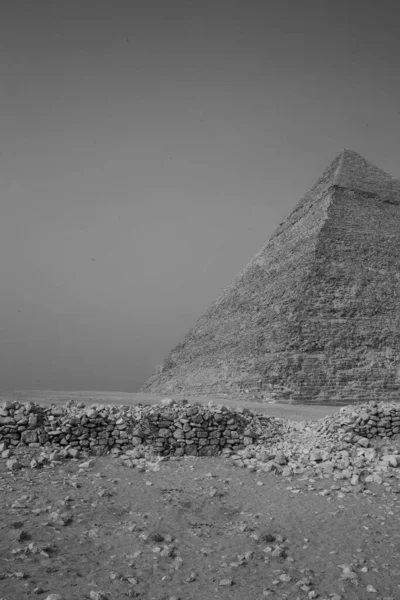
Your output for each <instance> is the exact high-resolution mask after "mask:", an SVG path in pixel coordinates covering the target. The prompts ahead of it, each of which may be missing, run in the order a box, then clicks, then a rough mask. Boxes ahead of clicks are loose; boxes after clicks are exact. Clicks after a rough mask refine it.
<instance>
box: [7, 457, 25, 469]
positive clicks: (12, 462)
mask: <svg viewBox="0 0 400 600" xmlns="http://www.w3.org/2000/svg"><path fill="white" fill-rule="evenodd" d="M6 467H7V469H8V470H9V471H19V470H20V469H22V465H21V463H20V462H19V461H18V459H16V458H10V459H9V460H7V462H6Z"/></svg>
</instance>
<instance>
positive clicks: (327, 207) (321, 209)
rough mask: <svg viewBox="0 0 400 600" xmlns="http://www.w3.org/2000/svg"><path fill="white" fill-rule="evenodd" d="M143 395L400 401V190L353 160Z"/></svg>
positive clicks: (332, 170) (317, 190)
mask: <svg viewBox="0 0 400 600" xmlns="http://www.w3.org/2000/svg"><path fill="white" fill-rule="evenodd" d="M246 390H247V392H246ZM142 391H144V392H153V393H163V394H180V393H184V394H187V395H211V396H212V395H216V396H219V395H225V394H229V395H231V396H233V397H237V396H241V395H243V396H245V397H247V398H250V397H254V395H256V396H258V397H259V398H262V399H264V400H266V401H267V400H271V399H275V400H277V401H279V402H288V403H315V404H336V405H339V404H348V403H352V402H358V401H368V400H372V399H374V400H375V399H378V400H398V399H400V181H397V180H396V179H394V178H393V177H391V176H390V175H388V174H387V173H385V172H384V171H382V170H381V169H379V168H377V167H374V166H373V165H372V164H370V163H369V162H367V161H366V160H364V159H363V158H362V157H361V156H359V155H358V154H356V153H355V152H352V151H350V150H343V151H342V152H341V153H340V154H339V155H338V156H337V157H336V158H335V159H334V161H333V162H332V163H331V164H330V165H329V167H328V168H327V169H326V170H325V171H324V173H323V174H322V176H321V177H320V178H319V180H318V181H317V182H316V183H315V185H314V186H313V187H312V188H311V190H310V191H309V192H307V193H306V194H305V196H304V197H303V198H302V199H301V201H300V202H299V204H298V205H297V206H296V207H295V209H294V210H293V212H292V213H291V214H290V215H289V216H288V217H287V218H286V219H285V220H284V221H283V222H282V223H281V225H280V226H279V227H278V229H277V230H276V231H275V233H274V234H273V235H272V237H271V239H270V240H269V242H268V243H267V244H266V245H265V246H264V247H263V248H261V250H260V251H259V252H258V254H256V256H255V257H254V258H253V260H252V261H251V262H250V263H249V264H248V265H247V266H246V267H245V269H244V270H243V271H242V272H241V273H239V275H238V276H237V277H236V278H235V279H234V280H233V281H232V282H231V284H230V285H228V286H227V287H226V289H225V290H224V291H223V292H222V293H221V295H220V296H219V297H218V298H217V299H216V300H215V302H213V304H211V306H210V307H209V309H208V310H207V312H206V313H205V314H204V315H203V316H202V317H201V318H200V319H199V320H198V321H197V323H196V324H195V325H194V327H193V328H192V329H191V330H190V331H189V333H188V334H187V336H186V337H185V339H184V340H183V341H182V343H180V344H179V345H178V346H177V347H176V348H174V349H173V350H172V351H171V353H170V354H169V356H168V357H167V359H166V360H165V362H164V365H163V367H162V368H160V369H159V370H158V371H157V372H156V373H155V374H154V375H153V376H152V377H150V379H148V380H147V381H146V383H145V384H144V386H143V387H142ZM246 394H247V395H246Z"/></svg>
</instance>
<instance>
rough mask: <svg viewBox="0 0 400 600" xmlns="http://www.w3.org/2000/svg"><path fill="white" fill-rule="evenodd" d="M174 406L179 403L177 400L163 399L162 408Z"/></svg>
mask: <svg viewBox="0 0 400 600" xmlns="http://www.w3.org/2000/svg"><path fill="white" fill-rule="evenodd" d="M174 404H177V402H176V400H173V399H172V398H163V399H162V400H161V405H162V406H174Z"/></svg>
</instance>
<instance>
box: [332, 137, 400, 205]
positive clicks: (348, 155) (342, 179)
mask: <svg viewBox="0 0 400 600" xmlns="http://www.w3.org/2000/svg"><path fill="white" fill-rule="evenodd" d="M324 175H325V177H324V179H325V180H327V179H328V180H329V184H330V185H336V186H339V187H343V188H347V189H350V190H353V191H360V192H367V193H370V194H373V195H376V196H378V197H380V198H381V199H387V198H391V199H392V200H397V201H400V181H399V180H397V179H395V178H394V177H392V176H391V175H389V174H388V173H386V171H384V170H383V169H380V168H379V167H376V166H375V165H373V164H372V163H371V162H369V161H368V160H366V159H365V158H363V157H362V156H361V155H360V154H358V152H355V151H354V150H350V149H349V148H343V150H342V151H341V152H340V153H339V154H338V156H337V157H336V158H335V159H334V160H333V162H332V163H331V164H330V165H329V167H328V168H327V169H326V171H325V174H324ZM326 175H328V177H326ZM329 175H330V177H329Z"/></svg>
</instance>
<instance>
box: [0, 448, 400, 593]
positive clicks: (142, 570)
mask: <svg viewBox="0 0 400 600" xmlns="http://www.w3.org/2000/svg"><path fill="white" fill-rule="evenodd" d="M81 463H82V461H78V460H69V461H60V463H59V464H55V465H53V466H47V467H43V468H42V469H29V468H28V469H23V470H20V471H18V472H16V473H14V474H12V473H10V472H8V471H7V470H6V468H5V461H0V493H1V499H2V511H1V513H0V598H2V599H6V600H28V599H29V600H31V599H32V598H39V599H42V600H45V598H47V596H48V595H49V594H50V593H54V594H55V593H57V594H60V595H61V596H62V598H63V599H64V600H85V599H88V600H89V599H90V598H93V599H94V600H104V599H105V598H107V600H120V599H121V600H122V599H123V598H129V597H135V598H138V599H142V600H173V599H175V600H177V599H180V600H204V598H207V599H210V600H211V599H221V600H223V599H225V600H228V599H229V600H230V599H232V600H262V599H265V598H271V599H273V600H282V599H286V600H297V599H299V600H303V599H304V600H306V599H312V598H318V599H319V600H339V599H341V600H367V599H370V598H374V599H375V600H384V599H387V598H391V599H392V600H398V599H399V598H400V566H399V560H398V556H399V552H400V527H399V517H400V485H398V484H396V485H397V487H396V486H394V485H393V486H392V487H391V488H387V487H384V486H378V485H375V484H371V485H370V488H369V490H368V491H369V493H368V494H365V493H361V494H360V493H352V492H351V493H343V492H341V491H340V485H336V490H335V489H331V486H332V485H333V481H332V480H330V479H329V478H322V479H317V480H310V479H307V478H306V477H304V476H297V477H296V478H284V477H281V476H277V475H275V474H272V473H257V472H250V470H248V469H241V468H239V467H236V466H233V465H232V464H231V463H230V462H229V460H226V459H225V460H224V459H220V458H209V459H208V458H204V459H198V458H192V457H188V458H185V459H181V460H177V461H172V460H171V461H166V462H161V463H159V465H158V466H159V470H157V465H156V463H154V464H151V463H147V469H148V470H147V471H146V470H144V469H143V470H142V469H140V468H129V467H126V466H123V465H122V464H120V462H119V461H118V460H117V459H112V458H110V457H100V458H95V459H93V461H92V463H91V465H90V466H89V467H88V466H86V467H83V468H80V465H81ZM339 484H340V482H339ZM344 566H348V567H349V569H350V570H349V571H345V570H344ZM346 573H347V575H346ZM349 573H351V575H349ZM343 575H344V576H343ZM369 586H370V587H369ZM372 590H374V591H372ZM100 591H101V592H103V593H104V595H103V596H102V595H100V594H99V593H100ZM91 593H92V595H90V594H91ZM95 593H97V595H95Z"/></svg>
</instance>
